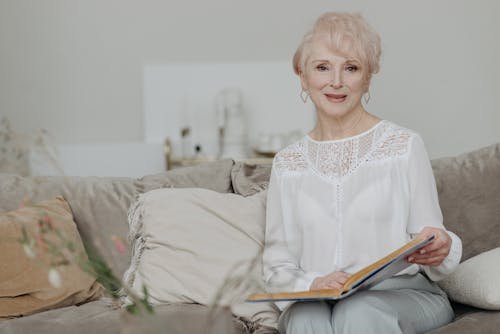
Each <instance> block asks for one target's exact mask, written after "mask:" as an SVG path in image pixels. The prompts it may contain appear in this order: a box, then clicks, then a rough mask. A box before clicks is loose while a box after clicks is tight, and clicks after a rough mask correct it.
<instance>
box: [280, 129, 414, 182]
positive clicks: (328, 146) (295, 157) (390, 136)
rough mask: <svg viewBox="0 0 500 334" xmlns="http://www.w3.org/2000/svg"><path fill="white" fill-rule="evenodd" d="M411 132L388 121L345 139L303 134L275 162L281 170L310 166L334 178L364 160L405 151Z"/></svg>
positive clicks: (349, 170) (346, 173)
mask: <svg viewBox="0 0 500 334" xmlns="http://www.w3.org/2000/svg"><path fill="white" fill-rule="evenodd" d="M411 136H412V132H411V130H408V129H406V128H403V127H400V126H398V125H396V124H394V123H391V122H388V121H381V122H379V123H378V124H376V125H375V126H373V127H372V128H371V129H370V130H368V131H365V132H363V133H361V134H359V135H357V136H353V137H349V138H346V139H340V140H332V141H316V140H313V139H312V138H310V137H309V136H305V137H304V138H303V139H301V140H300V141H299V142H297V143H295V144H292V145H290V146H288V147H286V148H285V149H283V150H281V151H280V152H279V153H278V154H277V155H276V158H275V161H274V166H275V167H276V169H277V170H278V171H280V172H284V171H294V172H300V171H304V170H306V169H308V168H311V169H312V170H313V171H314V172H315V173H318V174H319V175H321V176H322V177H326V178H327V179H330V180H335V179H338V178H341V177H344V176H346V175H348V174H351V173H352V172H354V171H355V170H356V169H357V168H358V167H359V166H360V165H361V164H363V163H365V162H369V161H376V160H384V159H388V158H391V157H395V156H400V155H404V154H406V153H407V152H408V148H409V141H410V138H411Z"/></svg>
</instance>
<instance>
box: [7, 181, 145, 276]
mask: <svg viewBox="0 0 500 334" xmlns="http://www.w3.org/2000/svg"><path fill="white" fill-rule="evenodd" d="M136 182H137V181H134V179H129V178H111V177H105V178H103V177H76V176H72V177H65V176H63V177H32V178H30V177H21V176H16V175H11V174H0V210H3V211H7V210H13V209H15V208H17V207H18V206H19V204H20V203H21V202H22V201H23V199H28V200H29V201H31V202H38V201H42V200H47V199H50V198H54V197H55V196H63V197H64V198H65V199H66V200H67V201H68V203H69V205H70V207H71V210H72V212H73V215H74V219H75V222H76V224H77V227H78V230H79V232H80V235H81V237H82V239H83V241H84V242H85V245H86V246H87V247H89V248H90V249H89V251H91V250H92V251H96V252H97V253H99V255H101V256H102V257H103V259H104V260H106V262H107V263H108V264H109V265H110V266H111V268H112V269H113V270H114V271H115V272H116V273H118V274H119V276H120V275H122V273H123V272H124V271H125V269H126V268H127V267H128V264H129V258H130V257H129V256H128V255H127V254H120V253H119V252H117V251H116V250H115V249H114V245H113V241H112V238H113V236H118V237H121V238H123V239H124V240H125V239H126V237H127V234H128V224H127V209H128V207H129V206H130V204H131V202H133V200H134V199H135V197H136V196H137V193H138V191H137V187H136V184H135V183H136Z"/></svg>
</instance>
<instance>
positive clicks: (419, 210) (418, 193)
mask: <svg viewBox="0 0 500 334" xmlns="http://www.w3.org/2000/svg"><path fill="white" fill-rule="evenodd" d="M408 164H409V166H408V170H409V186H410V214H409V220H408V226H407V232H408V233H410V234H411V235H416V234H418V233H419V232H420V231H421V230H422V229H423V228H424V227H425V226H431V227H437V228H442V229H445V227H444V225H443V215H442V213H441V208H440V207H439V198H438V194H437V189H436V181H435V179H434V174H433V172H432V167H431V164H430V160H429V157H428V155H427V151H426V150H425V146H424V143H423V141H422V138H421V137H420V136H418V135H415V136H414V137H413V138H412V142H411V146H410V152H409V158H408ZM446 232H447V233H448V234H449V235H450V237H451V248H450V252H449V254H448V256H447V257H446V258H445V259H444V261H443V262H442V263H441V264H440V265H439V266H435V267H431V266H421V267H422V268H423V269H424V271H425V272H426V274H427V276H428V277H429V278H430V279H431V280H433V281H439V280H441V279H443V278H444V277H445V276H446V275H448V274H450V273H452V272H453V271H454V270H455V269H456V267H457V266H458V264H459V263H460V258H461V257H462V242H461V240H460V238H459V237H458V236H457V235H456V234H454V233H453V232H451V231H446Z"/></svg>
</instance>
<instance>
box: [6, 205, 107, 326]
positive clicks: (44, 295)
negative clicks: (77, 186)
mask: <svg viewBox="0 0 500 334" xmlns="http://www.w3.org/2000/svg"><path fill="white" fill-rule="evenodd" d="M0 235H1V236H2V240H1V241H0V317H12V316H21V315H28V314H32V313H36V312H40V311H44V310H48V309H52V308H57V307H63V306H68V305H73V304H81V303H84V302H87V301H91V300H95V299H97V298H99V297H101V296H102V287H101V286H100V285H99V284H98V283H97V282H96V280H95V278H94V277H92V276H91V275H89V274H88V273H86V272H84V271H83V270H82V269H81V268H80V267H79V265H78V264H76V263H75V262H76V261H77V259H78V258H80V257H82V260H83V261H85V260H86V253H85V249H84V248H83V244H82V241H81V239H80V236H79V234H78V230H77V229H76V225H75V223H74V221H73V216H72V214H71V210H70V208H69V206H68V203H67V202H66V201H65V200H64V199H63V198H61V197H58V198H56V199H53V200H48V201H42V202H40V203H37V204H34V205H30V206H26V207H24V208H20V209H17V210H15V211H9V212H6V213H3V214H0ZM61 236H62V237H61ZM23 239H24V240H25V245H23V244H21V240H23ZM67 242H70V243H71V244H72V245H73V248H74V252H73V253H69V254H68V255H67V257H66V258H61V257H58V256H57V254H54V253H51V251H50V247H51V246H52V247H56V248H57V249H58V250H59V251H65V250H66V249H67V246H65V244H66V243H67ZM28 245H29V246H28ZM23 246H24V247H23ZM25 247H26V248H27V249H29V251H26V249H25ZM28 254H31V255H30V256H31V257H28ZM68 259H69V261H70V262H69V263H68V264H67V265H60V266H57V267H56V268H57V271H58V273H59V274H60V277H61V283H60V284H61V286H60V287H54V286H52V285H51V283H50V282H49V278H48V273H49V269H50V267H51V266H52V264H53V263H54V262H61V261H63V260H68ZM72 259H73V260H72ZM71 261H73V262H71Z"/></svg>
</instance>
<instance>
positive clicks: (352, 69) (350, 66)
mask: <svg viewBox="0 0 500 334" xmlns="http://www.w3.org/2000/svg"><path fill="white" fill-rule="evenodd" d="M346 70H347V71H348V72H356V71H357V70H358V67H357V66H356V65H347V67H346Z"/></svg>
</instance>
